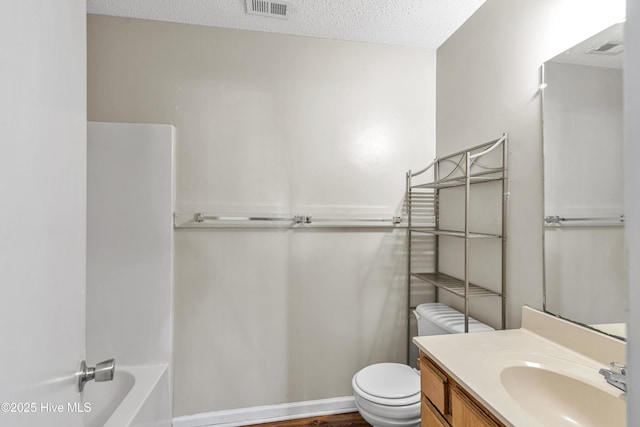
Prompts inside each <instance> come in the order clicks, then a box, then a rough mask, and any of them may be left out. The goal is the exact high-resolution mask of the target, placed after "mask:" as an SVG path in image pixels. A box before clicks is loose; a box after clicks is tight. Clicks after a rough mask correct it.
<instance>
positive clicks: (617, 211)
mask: <svg viewBox="0 0 640 427" xmlns="http://www.w3.org/2000/svg"><path fill="white" fill-rule="evenodd" d="M623 34H624V24H623V23H619V24H616V25H613V26H612V27H610V28H608V29H606V30H604V31H602V32H601V33H599V34H596V35H594V36H593V37H591V38H589V39H587V40H585V41H584V42H582V43H580V44H578V45H576V46H574V47H573V48H571V49H569V50H568V51H566V52H563V53H561V54H560V55H558V56H556V57H554V58H552V59H551V60H549V61H547V62H545V63H544V65H543V86H542V87H543V88H544V90H543V139H544V144H543V151H544V199H545V204H544V215H545V227H544V267H545V276H544V278H545V283H544V293H545V302H544V304H545V305H544V309H545V311H548V312H550V313H553V314H556V315H559V316H561V317H563V318H566V319H570V320H573V321H576V322H579V323H582V324H585V325H589V326H592V327H596V328H598V329H600V330H603V331H604V332H607V333H610V334H612V335H616V336H619V337H623V336H624V335H625V328H624V322H625V318H626V308H627V289H626V276H625V275H626V269H625V252H624V200H623V187H624V182H623V176H624V175H623V98H622V91H623V81H622V76H623V60H624V55H623V53H622V52H623V50H624V40H623Z"/></svg>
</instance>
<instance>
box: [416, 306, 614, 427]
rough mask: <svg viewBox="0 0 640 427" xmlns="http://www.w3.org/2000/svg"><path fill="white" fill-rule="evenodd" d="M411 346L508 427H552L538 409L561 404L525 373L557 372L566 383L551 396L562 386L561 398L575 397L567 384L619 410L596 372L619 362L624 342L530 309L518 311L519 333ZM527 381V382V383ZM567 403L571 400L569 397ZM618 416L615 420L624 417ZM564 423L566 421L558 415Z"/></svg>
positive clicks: (442, 338)
mask: <svg viewBox="0 0 640 427" xmlns="http://www.w3.org/2000/svg"><path fill="white" fill-rule="evenodd" d="M413 341H414V343H415V344H416V345H417V346H418V347H419V348H420V350H422V351H423V352H424V353H425V354H427V355H428V356H429V357H430V358H432V359H433V360H434V361H436V362H437V363H438V364H439V365H440V367H441V368H443V369H444V370H445V371H446V372H447V373H448V374H449V375H450V376H451V377H452V378H453V379H454V380H455V381H456V382H457V383H458V384H459V385H461V386H462V387H464V388H465V389H466V391H467V392H469V393H470V394H471V395H472V396H474V397H475V398H476V399H477V400H478V401H479V402H481V403H482V404H483V405H485V407H486V408H487V409H489V410H490V411H491V412H492V413H493V414H494V415H495V416H496V417H497V418H498V419H500V420H501V421H502V422H503V423H504V424H505V425H507V426H517V427H522V426H527V427H534V426H535V427H538V426H548V425H552V424H550V422H552V418H547V420H546V422H544V421H545V420H544V414H543V415H540V411H539V410H537V408H546V409H547V411H550V409H549V408H551V407H554V405H556V404H557V403H558V402H559V401H561V400H563V397H558V396H556V397H555V398H554V397H551V396H549V393H546V392H539V391H536V387H538V385H539V381H540V380H539V379H538V378H537V377H536V376H535V375H533V376H532V375H530V374H529V372H534V371H533V370H530V369H528V368H535V369H537V370H535V372H536V373H539V372H546V373H548V372H551V373H552V375H553V373H561V376H556V377H557V378H561V379H562V380H563V381H564V380H566V379H567V378H570V379H569V380H568V381H564V383H559V384H560V386H556V385H555V384H554V385H553V386H552V387H553V391H554V392H558V390H563V387H564V385H563V384H565V383H566V384H568V388H567V389H566V393H567V394H575V393H576V392H575V391H574V390H572V389H571V387H572V384H585V383H586V384H588V386H587V388H588V390H589V393H591V395H590V396H588V397H589V398H592V399H593V398H594V396H595V398H596V399H597V400H601V399H602V398H604V400H606V401H607V402H609V401H611V402H612V404H613V405H614V406H615V408H616V409H615V411H617V412H620V408H622V409H624V405H625V399H626V397H625V396H624V393H623V392H622V391H619V390H618V389H616V388H615V387H613V386H611V385H610V384H607V383H606V381H605V380H604V378H603V377H602V376H601V375H600V374H599V373H598V371H599V369H600V368H609V362H611V361H616V362H624V360H625V343H624V342H622V341H620V340H616V339H614V338H611V337H609V336H606V335H603V334H600V333H598V332H595V331H591V330H589V329H586V328H583V327H580V326H578V325H575V324H573V323H570V322H567V321H565V320H562V319H559V318H556V317H554V316H551V315H549V314H546V313H543V312H540V311H538V310H534V309H531V308H529V307H523V313H522V328H521V329H513V330H504V331H493V332H476V333H470V334H456V335H437V336H421V337H415V338H414V339H413ZM509 368H511V369H510V370H509V371H506V369H509ZM506 372H509V374H505V373H506ZM513 373H516V374H517V375H520V374H521V373H525V375H524V376H523V377H522V379H523V380H522V381H521V380H520V377H518V376H514V377H513V378H515V379H513V378H508V377H509V376H510V375H512V374H513ZM536 375H537V374H536ZM525 377H526V378H525ZM528 380H531V381H532V383H531V384H529V383H527V381H528ZM574 380H577V381H574ZM505 381H506V382H505ZM509 382H510V384H509ZM536 382H538V383H536ZM505 384H506V385H507V386H505ZM509 387H511V389H509ZM543 389H544V388H542V389H541V390H543ZM514 393H515V394H514ZM520 393H522V394H520ZM594 393H595V394H594ZM519 394H520V395H519ZM567 398H568V399H569V400H571V398H572V396H567ZM583 400H584V399H583ZM591 406H594V405H593V404H591ZM559 408H560V406H559ZM601 409H602V408H601ZM562 410H563V409H562V408H560V409H558V411H562ZM531 411H534V412H535V414H534V413H531ZM577 412H584V411H577ZM622 412H623V413H622V414H621V415H620V416H621V417H624V410H622ZM567 413H568V414H571V411H568V412H567ZM534 415H535V417H534ZM550 416H551V417H553V416H555V414H551V415H550ZM563 418H565V419H567V418H570V417H569V416H568V415H563ZM568 422H569V423H571V422H575V420H571V419H569V420H568ZM556 425H557V424H556ZM574 425H575V424H574ZM580 425H581V424H580Z"/></svg>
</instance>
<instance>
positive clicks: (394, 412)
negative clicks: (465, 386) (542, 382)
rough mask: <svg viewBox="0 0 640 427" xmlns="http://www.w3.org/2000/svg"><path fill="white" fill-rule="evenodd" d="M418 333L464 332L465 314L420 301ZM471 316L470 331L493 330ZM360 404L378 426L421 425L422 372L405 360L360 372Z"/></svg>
mask: <svg viewBox="0 0 640 427" xmlns="http://www.w3.org/2000/svg"><path fill="white" fill-rule="evenodd" d="M414 314H415V316H416V319H417V320H418V335H443V334H456V333H462V332H464V315H463V314H462V313H460V312H458V311H456V310H454V309H452V308H450V307H448V306H446V305H444V304H441V303H429V304H420V305H419V306H418V307H416V310H415V311H414ZM493 330H494V329H493V328H492V327H490V326H487V325H485V324H484V323H480V322H478V321H477V320H475V319H473V318H469V332H480V331H493ZM351 385H352V387H353V397H354V399H355V402H356V407H357V408H358V411H359V412H360V415H362V418H364V419H365V420H366V421H367V422H368V423H369V424H372V425H373V426H375V427H417V426H419V425H420V374H419V372H418V371H416V370H415V369H413V368H411V367H409V366H407V365H403V364H401V363H377V364H375V365H370V366H367V367H365V368H363V369H361V370H360V371H358V372H357V373H356V374H355V375H354V376H353V379H352V380H351Z"/></svg>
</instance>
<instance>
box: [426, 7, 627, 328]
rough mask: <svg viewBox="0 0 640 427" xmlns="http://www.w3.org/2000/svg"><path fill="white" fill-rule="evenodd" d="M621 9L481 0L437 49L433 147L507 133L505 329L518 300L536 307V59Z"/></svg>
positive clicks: (442, 149)
mask: <svg viewBox="0 0 640 427" xmlns="http://www.w3.org/2000/svg"><path fill="white" fill-rule="evenodd" d="M623 7H624V5H623V2H621V1H609V0H590V1H583V0H518V1H513V0H488V1H487V2H486V3H485V4H484V5H483V6H482V7H481V8H480V9H479V10H478V11H477V12H476V13H475V14H474V15H473V16H472V17H471V18H470V19H469V20H468V21H467V22H465V24H463V26H462V27H461V28H460V29H459V30H458V31H457V32H456V33H455V34H453V35H452V36H451V37H450V38H449V39H448V40H447V41H446V42H445V43H444V44H443V45H442V46H441V47H440V48H439V49H438V51H437V141H438V142H437V151H438V155H444V154H447V153H451V152H454V151H458V150H460V149H463V148H465V147H467V146H473V145H476V144H478V143H481V142H484V141H489V140H491V139H494V138H496V137H498V136H499V135H501V134H502V133H503V132H507V133H509V137H510V158H509V161H510V164H509V167H510V171H509V176H510V193H511V196H510V212H509V213H510V220H509V223H508V235H509V240H508V249H507V256H508V273H507V301H508V307H507V326H508V327H511V328H514V327H518V326H519V325H520V320H521V319H520V307H521V306H522V305H523V304H528V305H530V306H533V307H536V308H542V216H543V206H542V203H543V202H542V125H541V123H542V122H541V104H540V94H539V85H540V66H541V65H542V63H543V62H544V61H546V60H547V59H550V58H551V57H553V56H555V55H557V54H558V53H560V52H561V51H563V50H564V49H567V48H569V47H571V46H573V45H574V44H576V43H577V42H578V41H581V40H583V39H585V38H587V37H588V36H591V35H592V34H594V33H596V32H598V31H599V30H602V29H604V28H606V27H608V26H609V25H611V24H613V23H614V22H616V21H617V20H618V19H619V18H622V17H623V16H624V9H623ZM621 11H622V12H621ZM445 262H446V260H445ZM479 309H480V311H481V312H480V313H479V317H489V318H491V317H492V316H493V317H495V312H496V311H497V310H498V304H495V305H493V306H491V305H490V304H489V303H488V302H483V305H482V306H481V307H479ZM482 311H484V312H482ZM487 311H493V312H490V313H487Z"/></svg>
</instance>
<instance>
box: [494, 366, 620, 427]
mask: <svg viewBox="0 0 640 427" xmlns="http://www.w3.org/2000/svg"><path fill="white" fill-rule="evenodd" d="M500 381H501V383H502V385H503V386H504V388H505V389H506V391H507V393H508V394H509V395H510V396H511V397H512V398H513V400H515V402H516V403H517V404H518V405H519V406H520V407H521V408H522V409H523V410H525V411H526V412H527V413H529V415H530V416H531V417H532V418H534V419H535V420H536V421H538V422H539V423H541V424H543V425H547V426H553V427H618V426H619V427H625V426H626V400H625V397H624V395H621V394H620V393H616V392H612V393H608V392H607V391H604V390H603V389H602V388H600V387H596V386H594V385H592V384H589V383H587V382H584V381H580V380H578V379H576V378H572V377H571V376H568V375H565V374H563V373H561V372H558V371H555V370H550V369H545V368H543V367H541V366H539V365H538V366H531V365H530V366H523V365H520V366H508V367H504V369H502V371H501V373H500ZM602 381H604V380H602ZM606 386H607V387H612V389H613V386H609V385H608V384H606Z"/></svg>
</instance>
